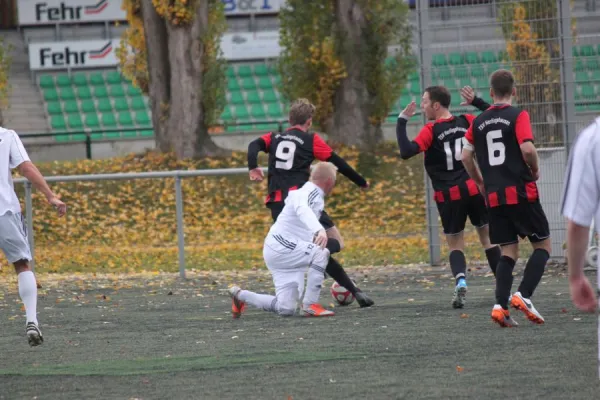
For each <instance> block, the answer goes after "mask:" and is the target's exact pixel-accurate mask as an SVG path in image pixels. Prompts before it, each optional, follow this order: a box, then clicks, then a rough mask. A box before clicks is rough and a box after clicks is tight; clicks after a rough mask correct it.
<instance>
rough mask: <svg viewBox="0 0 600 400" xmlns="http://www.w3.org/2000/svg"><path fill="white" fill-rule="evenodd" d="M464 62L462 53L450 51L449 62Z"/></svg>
mask: <svg viewBox="0 0 600 400" xmlns="http://www.w3.org/2000/svg"><path fill="white" fill-rule="evenodd" d="M463 62H464V60H463V56H462V54H460V53H450V54H449V55H448V64H450V65H461V64H462V63H463Z"/></svg>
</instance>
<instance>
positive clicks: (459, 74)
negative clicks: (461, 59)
mask: <svg viewBox="0 0 600 400" xmlns="http://www.w3.org/2000/svg"><path fill="white" fill-rule="evenodd" d="M470 74H471V73H470V72H469V70H468V69H467V67H466V65H465V66H464V67H463V66H460V67H456V68H454V76H455V77H456V78H466V77H468V76H470Z"/></svg>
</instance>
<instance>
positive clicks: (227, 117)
mask: <svg viewBox="0 0 600 400" xmlns="http://www.w3.org/2000/svg"><path fill="white" fill-rule="evenodd" d="M231 118H232V115H231V107H229V106H227V105H226V106H225V108H224V109H223V113H222V114H221V120H223V121H229V120H230V119H231Z"/></svg>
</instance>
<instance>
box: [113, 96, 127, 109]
mask: <svg viewBox="0 0 600 400" xmlns="http://www.w3.org/2000/svg"><path fill="white" fill-rule="evenodd" d="M114 107H115V111H129V104H127V100H126V99H125V98H124V97H120V98H118V99H115V104H114Z"/></svg>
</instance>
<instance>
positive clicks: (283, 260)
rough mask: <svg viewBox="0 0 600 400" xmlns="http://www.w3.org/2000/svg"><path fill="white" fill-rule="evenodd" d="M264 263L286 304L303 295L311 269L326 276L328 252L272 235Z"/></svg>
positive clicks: (265, 250) (311, 245)
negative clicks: (307, 274)
mask: <svg viewBox="0 0 600 400" xmlns="http://www.w3.org/2000/svg"><path fill="white" fill-rule="evenodd" d="M263 257H264V259H265V264H266V265H267V268H269V271H271V275H272V276H273V283H274V285H275V296H276V297H277V299H278V301H280V302H283V303H290V302H292V303H294V302H295V301H297V300H299V299H301V298H302V297H303V293H304V278H305V276H306V273H307V272H308V270H309V268H313V269H315V270H316V271H319V272H321V273H323V274H324V273H325V268H326V267H327V263H328V262H329V250H327V249H321V248H320V247H319V246H317V245H315V244H314V243H310V242H305V241H302V240H298V239H294V238H285V237H283V236H282V235H279V234H272V233H269V235H267V237H266V239H265V244H264V247H263Z"/></svg>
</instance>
